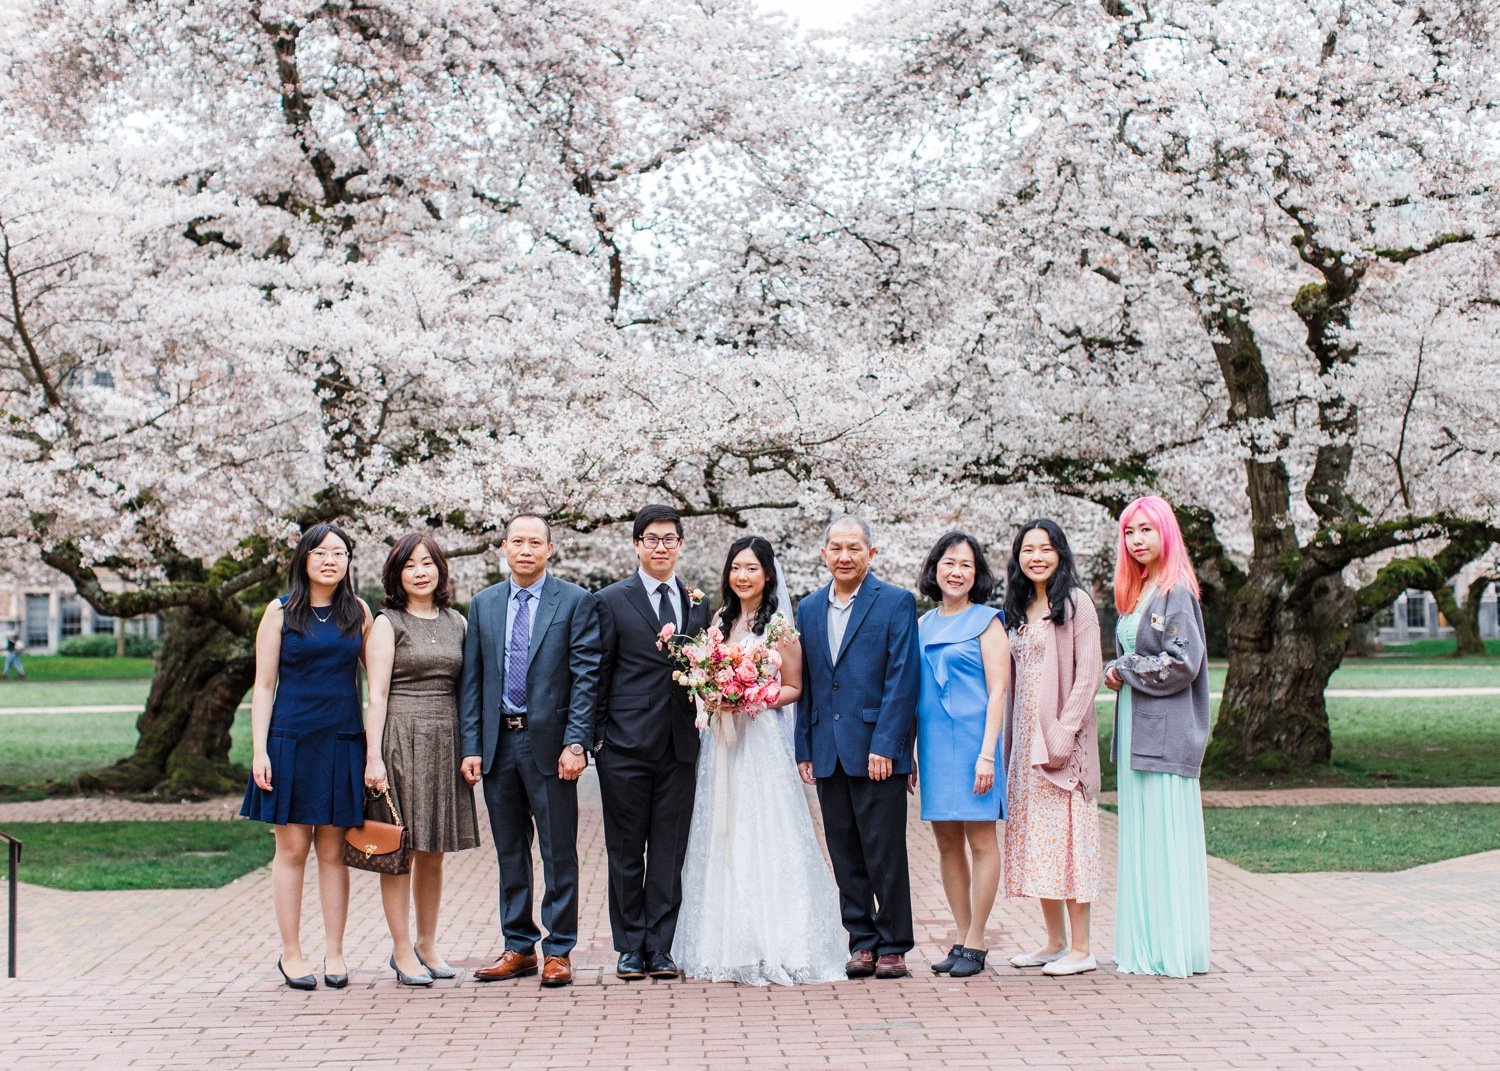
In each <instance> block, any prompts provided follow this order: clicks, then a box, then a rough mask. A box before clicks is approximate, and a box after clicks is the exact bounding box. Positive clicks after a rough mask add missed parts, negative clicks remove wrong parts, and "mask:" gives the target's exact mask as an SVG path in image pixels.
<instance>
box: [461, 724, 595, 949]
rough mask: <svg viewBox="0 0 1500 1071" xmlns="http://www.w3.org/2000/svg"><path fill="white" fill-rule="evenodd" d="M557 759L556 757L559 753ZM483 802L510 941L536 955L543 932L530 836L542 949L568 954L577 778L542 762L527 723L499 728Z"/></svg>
mask: <svg viewBox="0 0 1500 1071" xmlns="http://www.w3.org/2000/svg"><path fill="white" fill-rule="evenodd" d="M553 761H554V762H555V761H556V758H555V757H554V759H553ZM484 802H485V806H486V807H487V808H488V809H489V812H490V831H491V832H492V833H493V834H494V837H495V860H496V862H497V863H498V865H499V870H500V930H501V932H502V933H503V934H504V935H505V947H506V948H509V949H512V950H513V951H516V952H523V953H526V954H528V955H529V954H531V953H532V952H534V951H535V949H536V944H537V942H538V941H541V940H542V933H541V931H540V930H539V929H537V925H536V917H535V915H534V914H533V913H532V899H533V893H532V874H531V838H532V833H533V830H534V831H535V834H536V837H537V840H538V841H540V842H541V849H542V878H543V880H544V881H545V883H546V892H545V893H544V894H543V896H542V925H543V926H545V927H546V928H547V939H546V940H545V941H542V951H543V953H545V954H546V955H549V956H566V955H568V954H569V953H570V952H572V951H573V946H574V945H576V944H577V943H578V782H577V781H564V780H563V779H562V778H561V777H558V776H556V775H555V774H554V775H552V776H550V777H549V776H547V775H546V774H543V773H542V772H541V770H540V769H539V768H538V767H537V764H536V759H535V758H534V757H533V755H532V751H531V737H530V736H529V735H528V734H527V732H526V730H525V729H519V730H506V729H501V730H500V739H499V740H498V741H497V742H496V744H495V760H494V762H492V763H491V764H490V772H489V773H488V774H486V775H485V778H484Z"/></svg>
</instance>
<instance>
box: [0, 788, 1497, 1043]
mask: <svg viewBox="0 0 1500 1071" xmlns="http://www.w3.org/2000/svg"><path fill="white" fill-rule="evenodd" d="M1306 791H1310V790H1306ZM1306 791H1299V792H1298V793H1297V795H1298V796H1299V797H1303V798H1300V799H1299V800H1298V801H1297V802H1307V803H1311V802H1313V800H1312V799H1309V798H1305V797H1306ZM1375 791H1377V792H1379V793H1381V798H1382V799H1384V798H1391V797H1395V795H1396V792H1395V791H1393V790H1375ZM583 800H584V805H583V808H582V811H583V817H582V828H581V832H580V849H581V852H582V855H583V859H584V873H583V887H582V905H583V917H582V919H581V930H582V936H583V940H582V943H581V944H580V947H579V949H578V951H577V953H576V954H575V963H576V964H577V966H578V967H579V984H577V985H575V986H574V987H572V988H571V989H566V990H560V991H543V990H541V989H540V988H539V987H538V986H537V985H536V983H535V979H527V980H524V981H521V982H517V983H497V984H494V985H489V986H486V985H482V984H479V983H476V982H475V981H473V979H472V978H471V977H469V976H468V975H467V973H466V974H465V975H464V976H463V977H461V978H460V979H458V980H457V981H456V982H450V983H440V984H439V985H438V986H437V987H435V988H434V989H432V990H427V991H423V990H404V989H398V988H397V987H396V985H395V983H394V980H393V979H392V977H391V975H390V972H389V971H388V970H387V969H385V968H383V967H382V964H383V963H384V962H385V957H386V955H387V952H388V946H387V943H386V939H385V938H384V931H383V923H382V921H381V915H380V909H379V903H378V896H377V892H376V889H377V884H376V880H375V879H374V878H373V876H369V875H363V874H357V875H355V876H354V887H355V894H354V899H353V904H352V909H351V917H350V924H349V942H348V952H349V961H350V965H351V967H352V969H353V983H352V985H351V986H350V988H349V989H347V990H345V991H343V992H336V991H330V990H326V989H320V990H319V991H317V992H315V993H311V994H302V993H293V992H291V991H289V990H287V989H285V988H283V987H282V986H281V985H280V984H279V979H278V978H277V976H276V973H275V966H274V964H275V959H276V941H275V936H274V923H273V920H272V914H271V896H270V884H269V870H268V869H262V870H259V871H256V872H255V873H253V874H251V875H248V876H247V877H245V878H243V879H241V880H240V881H237V882H234V883H232V884H231V885H229V886H226V887H225V888H223V889H216V890H199V891H181V892H139V893H137V892H121V893H64V892H57V891H53V890H48V889H40V888H35V887H31V886H27V887H25V888H23V889H22V898H21V918H22V932H21V978H20V979H18V980H16V981H0V1067H3V1068H11V1067H15V1068H49V1069H51V1068H56V1069H58V1071H67V1069H72V1068H111V1069H112V1068H127V1067H140V1068H193V1069H198V1068H202V1067H205V1066H212V1067H215V1068H225V1069H233V1068H247V1069H249V1068H253V1069H256V1071H265V1069H268V1068H276V1067H278V1066H280V1067H286V1068H302V1067H319V1068H329V1069H336V1068H354V1067H359V1068H362V1069H363V1068H385V1067H390V1068H395V1067H398V1066H403V1067H406V1068H426V1067H440V1068H443V1069H445V1071H447V1069H462V1068H470V1067H472V1068H495V1067H508V1066H518V1067H519V1066H525V1067H533V1068H541V1067H548V1068H558V1069H571V1068H580V1069H581V1068H586V1067H588V1068H613V1067H622V1066H630V1067H632V1068H637V1069H640V1068H658V1067H662V1068H668V1067H669V1068H704V1069H707V1068H714V1069H719V1068H724V1067H746V1068H752V1067H753V1068H761V1067H764V1068H781V1067H787V1068H799V1069H800V1068H842V1067H847V1066H850V1065H858V1066H862V1067H868V1068H882V1069H883V1068H898V1067H899V1068H903V1069H906V1068H921V1069H926V1068H929V1067H938V1066H948V1065H951V1066H963V1067H975V1066H979V1067H989V1068H1019V1067H1062V1066H1069V1067H1079V1068H1091V1067H1103V1068H1158V1067H1184V1068H1195V1067H1213V1068H1225V1067H1255V1068H1283V1067H1284V1068H1298V1069H1301V1068H1321V1067H1328V1068H1408V1067H1415V1066H1418V1065H1420V1066H1422V1067H1423V1068H1440V1069H1445V1068H1454V1069H1458V1068H1496V1067H1500V994H1497V987H1496V986H1495V984H1494V979H1495V978H1496V977H1497V974H1496V971H1497V969H1500V852H1491V853H1487V854H1484V855H1479V856H1470V857H1468V858H1464V859H1456V860H1451V861H1449V862H1445V863H1439V864H1434V865H1431V866H1426V867H1420V868H1417V869H1415V870H1411V871H1406V872H1404V873H1399V874H1370V875H1366V874H1311V875H1308V874H1301V875H1252V874H1248V873H1246V872H1244V871H1242V870H1239V869H1238V868H1236V867H1233V866H1231V865H1229V864H1227V863H1224V862H1221V861H1219V860H1210V863H1209V869H1210V882H1211V896H1212V902H1213V927H1214V949H1215V955H1214V970H1213V972H1212V973H1210V974H1209V975H1207V976H1203V977H1199V978H1196V979H1193V980H1190V981H1182V980H1176V979H1158V978H1136V977H1130V976H1125V975H1117V974H1115V973H1114V972H1113V971H1112V970H1109V969H1105V970H1101V971H1099V972H1098V973H1095V974H1092V975H1085V976H1082V977H1079V978H1074V979H1068V980H1058V979H1050V978H1045V977H1043V976H1041V975H1039V974H1036V973H1023V972H1019V971H1015V970H1013V969H1011V968H1009V967H1007V966H1004V965H1003V964H1004V959H1005V957H1006V956H1008V955H1009V954H1010V952H1011V951H1013V950H1015V949H1018V948H1022V947H1031V946H1032V945H1033V943H1034V942H1035V941H1036V940H1037V939H1038V938H1039V936H1040V926H1039V918H1038V913H1037V911H1036V909H1035V906H1034V904H1032V903H1030V902H1025V901H1005V900H1003V899H1002V901H1001V903H1000V904H999V905H997V908H996V911H995V914H994V916H993V918H992V922H993V926H992V929H991V932H990V943H991V947H992V948H993V949H994V953H993V955H994V957H995V961H996V964H998V965H992V969H991V970H989V971H987V972H986V973H984V974H983V975H981V976H979V977H978V978H974V979H970V980H967V981H953V980H951V979H938V978H935V977H934V976H933V975H932V974H931V973H930V972H929V971H928V970H927V969H926V965H927V963H928V962H929V961H930V958H932V957H934V956H936V955H939V954H941V953H942V951H943V950H944V949H945V948H946V946H947V944H948V943H949V942H950V940H951V937H950V935H949V934H947V933H946V932H945V921H944V920H945V916H946V907H945V906H944V903H943V898H942V892H941V888H940V886H939V884H938V877H937V860H936V852H935V850H934V848H933V845H932V838H931V835H930V832H929V831H928V830H927V829H926V828H925V827H924V826H922V825H921V823H919V822H917V821H915V819H914V820H913V821H912V823H911V829H910V843H911V847H912V871H913V895H914V898H915V907H916V920H917V928H918V934H919V938H920V944H919V948H918V951H917V952H916V953H915V954H914V955H913V957H912V962H913V966H914V967H916V968H917V971H916V975H915V976H914V977H913V978H911V979H907V980H904V981H899V982H874V981H862V982H850V983H843V984H838V985H831V986H812V987H802V988H796V989H780V988H772V989H755V988H750V987H736V986H732V985H709V984H706V983H698V982H676V983H650V982H647V983H623V982H620V981H618V980H616V979H615V978H614V977H613V975H612V973H611V972H610V968H611V967H612V965H613V960H614V956H613V952H612V951H611V950H610V949H609V947H608V944H609V938H608V924H607V921H606V918H605V902H604V866H603V857H604V846H603V836H602V831H601V826H600V822H599V806H598V793H597V787H596V783H595V782H594V780H593V777H592V775H591V774H590V775H589V776H588V777H587V778H586V780H585V782H584V786H583ZM1392 801H1393V802H1395V800H1394V799H1392ZM142 806H149V805H129V806H128V807H125V806H122V805H120V804H117V803H108V804H102V805H101V804H98V803H95V802H93V801H84V802H83V803H82V804H75V803H74V802H73V801H43V802H42V803H40V804H7V805H4V806H3V807H0V828H3V822H4V821H14V820H20V819H21V818H22V817H23V814H22V813H20V811H19V809H20V808H32V811H31V813H30V814H27V815H24V817H32V816H38V817H40V816H43V815H44V814H45V815H47V816H51V817H63V816H64V815H66V816H67V817H75V818H76V817H134V816H135V813H134V808H137V807H142ZM70 807H71V808H73V809H72V810H71V811H70V810H69V808H70ZM225 810H226V801H212V802H210V803H207V804H194V805H190V806H178V805H171V804H168V805H159V806H157V807H154V808H152V810H151V811H150V812H149V813H150V814H151V815H154V816H161V815H162V813H166V814H175V815H179V816H181V817H201V816H203V815H204V814H223V813H224V812H225ZM127 812H129V813H127ZM913 814H914V815H915V809H914V810H913ZM1105 822H1106V829H1105V833H1106V837H1105V842H1106V845H1107V846H1112V842H1113V832H1114V827H1113V822H1112V819H1111V818H1110V817H1109V816H1108V815H1106V816H1105ZM481 824H483V823H481ZM1112 854H1113V853H1112V851H1109V852H1108V855H1109V856H1111V858H1108V859H1107V867H1106V875H1112V874H1113V859H1112ZM315 880H316V878H315V871H312V870H310V871H309V887H308V891H307V901H306V905H307V906H306V909H305V918H304V934H305V936H306V939H307V940H306V946H307V948H308V952H309V955H310V956H312V957H313V958H314V962H316V961H317V957H318V956H320V955H321V953H320V951H319V948H320V938H319V937H318V924H317V921H316V896H315ZM494 882H495V876H494V863H493V854H492V852H491V851H490V849H489V848H488V847H487V846H486V847H485V848H482V849H481V850H479V851H475V852H467V853H462V854H459V855H456V856H453V857H452V858H451V860H450V863H449V887H448V895H447V897H446V900H445V905H444V906H445V912H446V915H445V917H446V920H447V921H446V923H445V926H444V937H445V943H446V948H447V951H448V955H449V958H450V959H451V960H452V961H453V962H455V963H457V964H461V965H463V966H467V967H473V966H478V965H480V964H482V963H485V962H488V961H489V960H490V959H491V958H493V956H494V955H495V953H496V952H497V951H498V949H499V947H500V942H499V939H498V936H497V934H496V931H495V920H494V911H495V905H494V900H495V884H494ZM1112 902H1113V889H1112V888H1109V887H1106V890H1105V894H1104V898H1103V902H1102V903H1101V904H1100V905H1099V908H1098V911H1097V913H1096V921H1095V934H1096V939H1097V940H1096V946H1097V947H1098V949H1099V950H1101V951H1103V952H1106V953H1107V952H1108V950H1109V948H1110V943H1111V935H1112V933H1113V919H1112Z"/></svg>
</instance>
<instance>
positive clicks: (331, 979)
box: [323, 963, 349, 989]
mask: <svg viewBox="0 0 1500 1071" xmlns="http://www.w3.org/2000/svg"><path fill="white" fill-rule="evenodd" d="M323 984H324V985H326V986H327V987H328V988H329V989H343V988H345V987H346V986H348V984H349V972H348V971H347V970H345V971H344V973H343V974H329V973H328V965H327V964H326V963H325V964H324V965H323Z"/></svg>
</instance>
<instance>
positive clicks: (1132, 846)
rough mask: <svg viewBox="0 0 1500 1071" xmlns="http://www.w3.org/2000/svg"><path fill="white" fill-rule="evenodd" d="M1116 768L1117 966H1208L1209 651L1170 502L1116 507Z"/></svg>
mask: <svg viewBox="0 0 1500 1071" xmlns="http://www.w3.org/2000/svg"><path fill="white" fill-rule="evenodd" d="M1115 607H1116V609H1118V610H1119V612H1120V619H1119V624H1118V626H1117V627H1116V630H1115V647H1116V651H1117V652H1118V655H1119V656H1118V657H1117V658H1116V659H1115V660H1114V661H1113V662H1111V663H1109V665H1108V666H1106V667H1105V671H1104V683H1105V685H1106V686H1107V687H1108V688H1110V689H1111V690H1112V691H1115V692H1117V693H1118V700H1117V702H1116V705H1115V735H1114V742H1113V745H1112V748H1111V751H1112V755H1111V757H1112V758H1114V759H1115V762H1116V767H1117V770H1118V789H1119V800H1118V802H1119V852H1118V862H1117V865H1116V869H1117V877H1116V893H1115V896H1116V900H1115V967H1116V969H1118V970H1119V971H1120V972H1121V973H1124V974H1165V975H1172V976H1174V977H1178V978H1186V977H1188V976H1189V975H1193V974H1202V973H1203V972H1205V971H1207V970H1208V960H1209V937H1208V853H1207V851H1206V849H1205V848H1204V843H1203V802H1202V798H1201V796H1200V795H1199V791H1198V774H1199V771H1200V769H1201V767H1202V764H1203V751H1204V748H1205V747H1206V746H1207V745H1208V724H1209V710H1208V662H1207V658H1206V657H1205V653H1204V639H1203V636H1204V632H1203V610H1202V608H1201V607H1200V606H1199V603H1198V578H1197V577H1196V576H1194V575H1193V564H1192V562H1191V561H1190V560H1189V558H1188V553H1187V547H1186V545H1185V544H1184V543H1183V540H1182V530H1181V529H1180V528H1179V527H1178V526H1177V518H1176V516H1175V515H1174V514H1173V513H1172V507H1171V506H1169V505H1168V504H1167V503H1166V502H1165V501H1164V500H1163V499H1161V498H1158V497H1157V496H1155V495H1148V496H1146V497H1144V498H1138V499H1136V500H1135V501H1134V502H1132V503H1130V505H1128V506H1126V507H1125V512H1124V513H1122V514H1121V515H1120V545H1119V559H1118V562H1117V563H1116V566H1115Z"/></svg>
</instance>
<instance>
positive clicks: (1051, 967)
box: [1042, 952, 1099, 978]
mask: <svg viewBox="0 0 1500 1071" xmlns="http://www.w3.org/2000/svg"><path fill="white" fill-rule="evenodd" d="M1060 958H1061V957H1059V959H1060ZM1098 969H1099V961H1098V960H1097V959H1095V958H1094V955H1093V953H1092V952H1091V953H1089V954H1088V955H1087V956H1084V957H1083V959H1081V960H1079V961H1078V962H1077V963H1049V964H1047V965H1046V966H1045V967H1043V968H1042V973H1043V974H1050V975H1052V976H1053V977H1054V978H1055V977H1058V976H1060V975H1065V974H1087V973H1088V972H1089V971H1097V970H1098Z"/></svg>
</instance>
